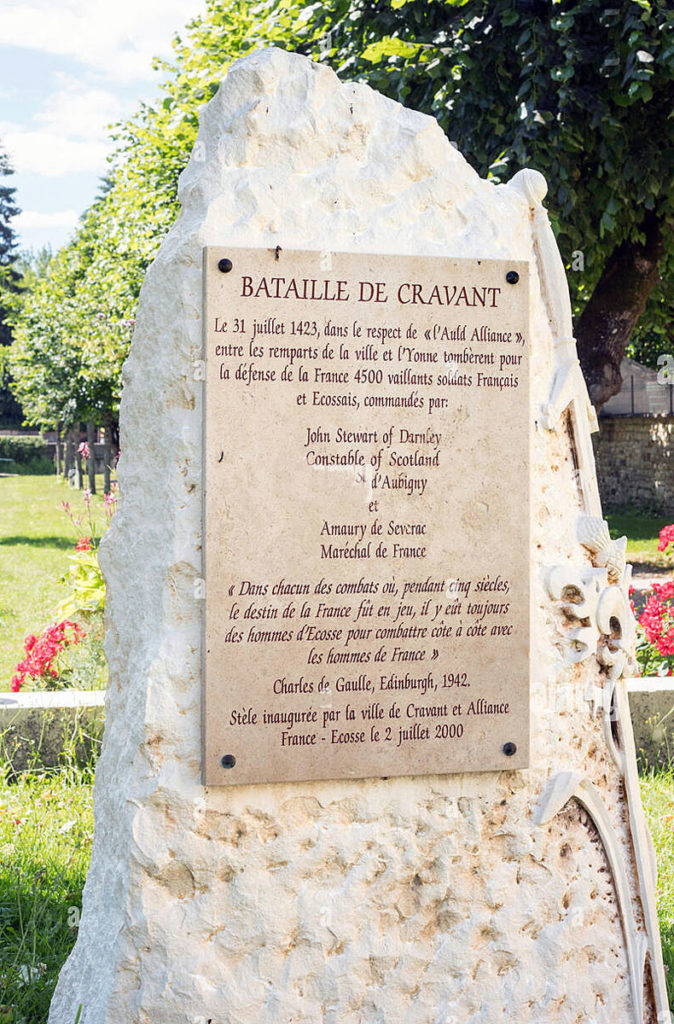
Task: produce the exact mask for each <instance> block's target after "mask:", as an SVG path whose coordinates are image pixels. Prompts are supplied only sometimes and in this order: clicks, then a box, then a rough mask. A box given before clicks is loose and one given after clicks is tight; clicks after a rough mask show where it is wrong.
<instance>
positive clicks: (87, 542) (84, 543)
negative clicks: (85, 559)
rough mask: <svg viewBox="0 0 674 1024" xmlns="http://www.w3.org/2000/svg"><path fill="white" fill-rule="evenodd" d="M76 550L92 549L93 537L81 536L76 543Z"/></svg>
mask: <svg viewBox="0 0 674 1024" xmlns="http://www.w3.org/2000/svg"><path fill="white" fill-rule="evenodd" d="M75 551H91V539H90V538H89V537H80V539H79V540H78V542H77V544H76V545H75Z"/></svg>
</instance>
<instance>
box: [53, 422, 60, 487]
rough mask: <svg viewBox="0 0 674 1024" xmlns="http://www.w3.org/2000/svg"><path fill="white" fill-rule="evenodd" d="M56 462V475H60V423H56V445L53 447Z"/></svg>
mask: <svg viewBox="0 0 674 1024" xmlns="http://www.w3.org/2000/svg"><path fill="white" fill-rule="evenodd" d="M54 452H55V462H56V476H57V477H60V476H61V424H60V423H57V424H56V446H55V448H54Z"/></svg>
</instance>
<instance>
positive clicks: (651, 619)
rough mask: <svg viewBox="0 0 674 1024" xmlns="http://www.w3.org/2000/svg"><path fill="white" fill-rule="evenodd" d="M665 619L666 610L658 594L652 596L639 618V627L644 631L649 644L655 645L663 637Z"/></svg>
mask: <svg viewBox="0 0 674 1024" xmlns="http://www.w3.org/2000/svg"><path fill="white" fill-rule="evenodd" d="M664 617H665V608H664V607H663V605H662V604H661V603H660V600H659V598H658V596H657V594H651V596H650V597H649V598H648V600H647V602H646V606H645V607H644V610H643V611H642V613H641V615H640V616H639V625H640V626H641V627H642V628H643V631H644V633H645V634H646V639H647V640H648V642H649V643H651V644H653V643H655V641H656V640H657V639H658V638H659V637H660V636H661V634H662V629H663V621H664Z"/></svg>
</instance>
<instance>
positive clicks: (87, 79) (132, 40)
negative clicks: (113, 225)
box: [0, 0, 206, 250]
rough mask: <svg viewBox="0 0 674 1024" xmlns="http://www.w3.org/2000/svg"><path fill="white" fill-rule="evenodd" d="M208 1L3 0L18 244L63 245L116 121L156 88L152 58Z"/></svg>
mask: <svg viewBox="0 0 674 1024" xmlns="http://www.w3.org/2000/svg"><path fill="white" fill-rule="evenodd" d="M205 6H206V5H205V0H0V148H1V149H3V150H4V151H5V152H6V153H7V154H8V156H9V158H10V161H11V164H12V166H13V168H14V171H15V173H14V174H13V175H12V176H11V177H10V178H4V179H2V182H1V183H2V185H3V186H4V185H9V186H11V187H14V188H16V189H17V191H16V194H15V201H16V203H17V205H18V206H19V207H20V208H21V211H22V212H21V214H20V215H19V216H18V217H15V218H14V219H13V221H12V227H13V228H14V230H15V232H16V234H17V236H18V242H19V246H20V248H21V249H33V250H37V249H40V248H42V247H43V246H45V245H49V246H51V248H52V249H53V250H56V249H57V248H59V246H61V245H63V244H64V243H65V242H66V241H67V240H68V238H70V237H71V236H72V233H73V231H74V229H75V227H76V225H77V221H78V218H79V217H80V215H81V214H82V213H83V212H84V211H85V210H86V209H87V207H88V206H90V205H91V202H92V201H93V199H94V198H95V196H96V194H97V192H98V188H99V184H100V178H101V176H102V175H103V174H105V171H106V157H107V155H108V153H109V152H110V151H111V149H112V144H111V142H110V140H109V125H111V124H113V123H114V122H116V121H119V120H120V119H124V118H126V117H129V116H130V115H131V114H132V113H133V112H134V111H135V110H136V108H137V107H138V105H139V103H140V102H141V101H142V100H144V101H146V102H148V101H151V100H153V99H154V98H155V96H156V94H157V86H158V84H159V82H160V81H161V77H162V76H161V74H160V73H158V72H156V71H154V70H153V68H152V59H153V57H168V56H170V54H171V40H172V38H173V36H174V35H175V34H176V32H178V33H180V32H181V30H182V29H183V27H184V25H185V24H186V23H187V22H188V21H190V20H191V19H192V18H194V17H195V16H196V15H198V14H202V13H204V12H205Z"/></svg>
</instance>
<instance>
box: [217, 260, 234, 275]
mask: <svg viewBox="0 0 674 1024" xmlns="http://www.w3.org/2000/svg"><path fill="white" fill-rule="evenodd" d="M232 266H233V264H232V261H231V260H229V259H227V257H226V256H225V258H224V259H222V260H219V261H218V270H219V271H220V273H221V274H228V273H229V272H230V270H231V269H232Z"/></svg>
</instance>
